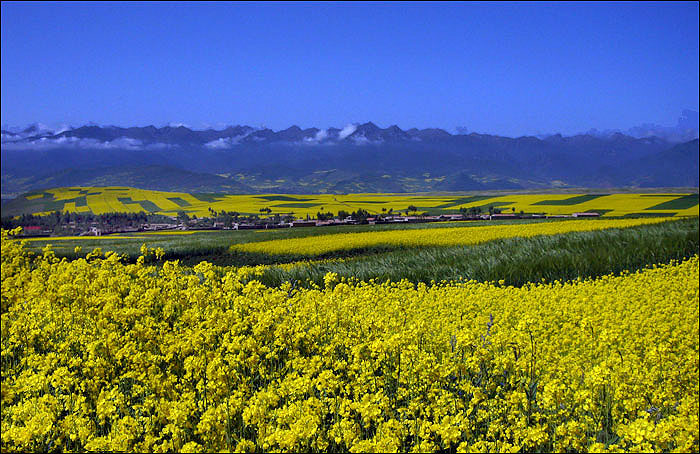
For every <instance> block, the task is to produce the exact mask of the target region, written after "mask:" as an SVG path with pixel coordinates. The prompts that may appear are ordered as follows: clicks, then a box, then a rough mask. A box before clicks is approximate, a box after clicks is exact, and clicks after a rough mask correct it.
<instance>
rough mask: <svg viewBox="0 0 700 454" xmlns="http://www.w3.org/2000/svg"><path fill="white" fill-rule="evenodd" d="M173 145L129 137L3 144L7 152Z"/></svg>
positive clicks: (72, 138)
mask: <svg viewBox="0 0 700 454" xmlns="http://www.w3.org/2000/svg"><path fill="white" fill-rule="evenodd" d="M172 146H173V145H168V144H165V143H153V144H148V145H144V143H143V142H142V141H140V140H138V139H131V138H129V137H119V138H117V139H114V140H111V141H108V142H100V141H99V140H95V139H81V138H78V137H55V138H54V137H41V138H40V139H36V140H32V141H29V142H25V141H22V142H9V143H8V142H6V143H3V144H2V148H3V149H5V150H51V149H55V148H72V149H76V150H77V149H93V150H94V149H97V150H112V149H120V150H154V149H162V148H170V147H172Z"/></svg>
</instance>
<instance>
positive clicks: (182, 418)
mask: <svg viewBox="0 0 700 454" xmlns="http://www.w3.org/2000/svg"><path fill="white" fill-rule="evenodd" d="M464 230H467V229H464ZM142 252H143V254H144V257H143V258H140V259H139V260H138V262H137V263H135V264H123V263H122V262H121V261H120V259H119V257H118V256H117V255H116V254H113V253H107V254H106V256H102V255H101V254H100V252H99V251H96V252H94V253H92V254H89V255H88V257H87V258H86V259H78V260H75V261H72V262H70V261H67V260H65V259H62V260H59V259H57V258H56V257H55V255H54V254H53V252H52V251H51V250H49V249H46V250H44V252H43V254H41V255H39V256H37V257H34V256H32V255H31V254H30V253H29V252H28V251H26V250H25V249H24V245H23V243H22V242H16V241H7V232H5V231H3V233H2V299H1V304H2V307H1V313H2V421H1V424H2V425H1V429H2V435H1V436H2V444H1V447H2V450H3V451H66V452H67V451H85V450H90V451H129V452H133V451H140V452H171V451H185V452H200V451H209V452H216V451H238V452H250V451H273V452H279V451H294V452H302V451H307V450H311V451H331V452H347V451H350V452H371V451H381V452H396V451H405V452H434V451H438V450H444V449H450V448H455V449H456V450H457V451H459V452H467V451H469V452H520V451H536V452H546V451H550V452H552V451H553V452H565V451H567V452H568V451H589V452H605V451H608V452H618V451H628V452H652V451H657V452H658V451H664V452H670V451H680V452H689V451H695V452H697V451H698V449H699V448H698V398H699V389H698V387H699V381H698V373H699V368H698V349H699V341H698V336H699V325H698V316H699V313H698V312H699V307H698V298H699V289H698V277H699V274H700V261H699V259H698V256H694V257H692V258H690V259H689V260H686V261H684V262H682V263H675V262H674V263H671V264H669V265H662V266H656V267H653V268H650V269H646V270H643V271H639V272H634V273H631V274H630V273H628V274H624V275H622V276H612V275H611V276H604V277H601V278H598V279H590V280H577V281H574V282H567V283H560V282H551V283H533V284H529V285H526V286H524V287H522V288H514V287H509V286H504V285H503V284H502V283H478V282H474V281H471V282H466V283H449V282H445V283H439V284H436V285H424V284H418V285H416V284H412V283H410V282H407V281H401V282H393V283H389V282H387V283H377V282H374V281H369V282H353V281H345V280H342V279H339V278H338V276H337V275H334V274H332V273H329V274H328V275H326V278H325V286H324V287H322V288H318V287H316V288H311V289H295V288H293V287H292V286H291V285H290V284H284V285H282V286H280V287H278V288H269V287H266V286H264V285H262V284H261V283H260V282H259V281H257V280H256V272H255V270H251V269H250V268H245V269H234V270H224V269H222V268H217V267H215V266H212V265H211V264H209V263H207V262H202V263H200V264H199V265H197V266H195V267H194V268H193V269H189V268H184V267H181V266H180V265H179V263H178V262H165V263H164V264H163V265H162V266H160V267H155V266H147V265H145V263H144V261H145V260H146V259H147V256H150V255H152V254H156V255H162V251H152V250H149V249H147V248H146V247H144V248H143V249H142Z"/></svg>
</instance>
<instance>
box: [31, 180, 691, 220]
mask: <svg viewBox="0 0 700 454" xmlns="http://www.w3.org/2000/svg"><path fill="white" fill-rule="evenodd" d="M687 195H688V194H608V195H599V196H591V195H585V194H546V193H544V194H513V195H497V196H496V195H494V196H460V195H439V196H430V195H425V194H312V195H304V194H286V195H284V194H251V195H231V194H204V195H202V194H199V195H198V194H188V193H183V192H163V191H150V190H145V189H137V188H129V187H68V188H55V189H48V190H46V191H44V192H43V193H34V194H27V195H26V196H25V198H26V199H27V200H29V201H34V200H36V199H38V198H40V197H42V196H45V197H48V198H49V199H51V200H53V201H55V202H61V201H64V204H63V208H62V210H63V211H70V212H92V213H94V214H103V213H108V212H143V211H152V212H155V213H159V214H164V215H173V216H174V215H175V214H177V212H178V211H185V212H187V213H188V214H189V215H191V216H192V215H195V216H198V217H202V216H209V215H210V211H209V209H212V210H216V211H222V210H225V211H235V212H238V213H240V214H258V215H259V214H261V211H260V210H261V209H264V208H269V209H270V210H271V211H272V213H276V214H290V213H293V214H294V216H297V217H303V216H306V215H307V214H308V215H311V216H315V215H316V213H318V212H319V211H321V212H323V213H326V212H328V211H330V212H332V213H334V214H337V213H338V212H339V211H340V210H343V211H346V212H348V213H349V212H353V211H357V210H359V209H363V210H366V211H368V212H369V213H371V214H386V213H388V212H389V210H393V212H394V214H398V212H402V214H405V212H406V209H407V208H408V207H409V206H415V207H416V208H418V212H419V213H420V212H425V211H434V212H436V213H441V212H442V211H441V210H448V212H452V213H457V212H458V210H459V209H460V208H466V209H470V208H475V207H480V208H481V210H482V213H486V212H488V206H493V207H495V208H498V209H501V210H502V211H503V212H507V213H512V212H520V211H523V212H525V213H545V214H548V215H568V214H572V213H577V212H586V211H598V212H601V213H603V216H625V215H631V214H639V213H642V214H659V215H668V216H697V215H698V213H699V211H698V207H699V205H698V203H697V199H694V203H693V201H692V200H691V201H688V203H687V204H683V203H681V204H680V205H679V207H676V208H673V207H666V208H664V207H663V206H662V207H661V208H656V207H658V206H659V205H661V204H663V203H665V202H672V201H674V200H677V199H679V198H682V197H684V196H687ZM82 198H85V200H84V203H85V204H84V205H83V204H79V203H78V202H76V200H82ZM140 202H148V203H144V204H141V203H140ZM53 209H55V208H52V210H53ZM48 212H50V210H49V211H46V212H41V214H47V213H48Z"/></svg>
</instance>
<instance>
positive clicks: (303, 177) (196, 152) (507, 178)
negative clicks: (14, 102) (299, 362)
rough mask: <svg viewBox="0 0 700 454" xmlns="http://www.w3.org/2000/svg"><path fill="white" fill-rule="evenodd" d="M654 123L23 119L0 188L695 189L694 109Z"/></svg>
mask: <svg viewBox="0 0 700 454" xmlns="http://www.w3.org/2000/svg"><path fill="white" fill-rule="evenodd" d="M693 114H694V115H695V117H693ZM693 122H695V123H694V125H695V128H694V129H693V127H692V126H693ZM654 128H655V126H654V125H648V127H647V130H648V131H649V132H653V131H655V132H656V133H658V134H652V135H650V136H644V137H636V136H635V135H638V134H637V133H640V134H641V133H642V132H643V131H641V130H639V131H636V133H628V134H623V133H621V132H615V131H607V132H592V133H587V134H580V135H575V136H570V137H564V136H562V135H560V134H556V135H551V136H547V137H543V138H538V137H532V136H524V137H518V138H510V137H503V136H497V135H486V134H477V133H471V134H450V133H449V132H447V131H445V130H443V129H437V128H429V129H416V128H412V129H408V130H403V129H401V128H399V127H398V126H395V125H393V126H389V127H387V128H380V127H378V126H377V125H375V124H374V123H372V122H367V123H364V124H353V125H347V126H345V127H344V128H327V129H319V128H307V129H302V128H300V127H298V126H291V127H289V128H287V129H284V130H279V131H273V130H271V129H267V128H253V127H250V126H229V127H226V128H224V129H221V130H215V129H206V130H193V129H190V128H188V127H185V126H166V127H161V128H157V127H154V126H146V127H126V128H125V127H116V126H98V125H86V126H81V127H76V128H70V127H64V128H60V129H57V130H54V129H51V128H46V127H42V126H40V125H33V126H30V127H28V128H25V129H21V130H9V129H3V130H2V195H3V198H7V197H13V196H16V195H18V194H20V193H23V192H27V191H31V190H37V189H42V188H48V187H56V186H106V185H115V186H127V185H128V186H137V187H141V188H145V189H157V190H174V191H187V192H227V193H260V192H268V193H269V192H274V193H319V192H337V193H347V192H417V191H421V192H422V191H467V190H481V189H528V188H542V189H546V188H553V187H600V188H605V187H640V188H643V187H681V186H686V187H687V186H698V140H697V113H696V112H691V111H684V114H683V117H681V120H679V124H678V126H677V127H674V128H667V129H663V127H656V129H654ZM659 128H661V129H659ZM686 139H687V140H686Z"/></svg>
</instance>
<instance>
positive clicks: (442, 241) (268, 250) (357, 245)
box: [231, 218, 668, 255]
mask: <svg viewBox="0 0 700 454" xmlns="http://www.w3.org/2000/svg"><path fill="white" fill-rule="evenodd" d="M659 222H668V221H667V220H664V219H662V218H639V219H615V220H607V219H605V220H576V221H566V222H546V223H535V224H506V225H492V226H491V225H490V226H485V227H448V228H434V229H416V230H413V229H411V230H384V231H374V232H361V233H336V234H330V235H319V236H313V237H306V238H289V239H283V240H270V241H259V242H255V243H245V244H234V245H233V246H231V250H235V251H242V252H259V253H264V254H300V255H320V254H327V253H330V252H334V251H343V250H351V249H362V248H368V247H373V246H382V245H387V246H408V247H417V246H418V247H420V246H455V245H470V244H480V243H485V242H487V241H493V240H497V239H502V238H514V237H522V238H526V237H532V236H536V235H557V234H561V233H568V232H585V231H591V230H602V229H611V228H625V227H633V226H636V225H644V224H656V223H659Z"/></svg>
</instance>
